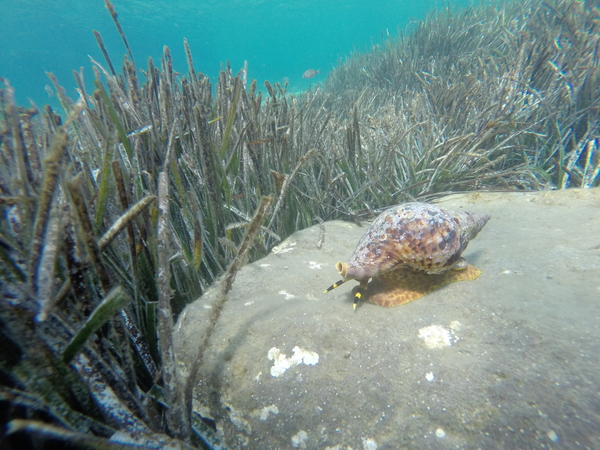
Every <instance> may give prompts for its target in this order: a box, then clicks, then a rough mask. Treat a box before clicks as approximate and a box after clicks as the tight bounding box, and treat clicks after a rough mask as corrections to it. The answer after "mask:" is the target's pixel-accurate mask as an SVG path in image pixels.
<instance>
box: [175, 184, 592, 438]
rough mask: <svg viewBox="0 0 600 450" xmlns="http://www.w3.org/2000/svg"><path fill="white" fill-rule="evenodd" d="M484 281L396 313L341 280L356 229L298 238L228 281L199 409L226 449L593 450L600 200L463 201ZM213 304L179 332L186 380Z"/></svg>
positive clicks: (191, 312)
mask: <svg viewBox="0 0 600 450" xmlns="http://www.w3.org/2000/svg"><path fill="white" fill-rule="evenodd" d="M437 203H438V204H439V205H440V206H442V207H444V208H447V209H465V210H467V211H472V212H483V213H489V214H491V215H492V218H491V220H490V221H489V222H488V224H487V225H486V227H485V228H484V229H483V231H482V232H481V233H480V234H479V236H478V237H477V238H476V239H475V240H474V241H472V242H471V243H470V244H469V248H468V249H467V250H466V252H465V253H464V254H463V256H464V257H465V258H466V259H467V260H468V261H469V262H470V263H471V264H473V265H474V266H476V267H478V268H480V269H481V270H483V274H482V275H481V276H480V277H479V278H478V279H476V280H474V281H469V282H460V283H454V284H451V285H448V286H445V287H443V288H441V289H440V290H438V291H436V292H434V293H432V294H429V295H428V296H426V297H424V298H422V299H419V300H416V301H414V302H412V303H409V304H407V305H403V306H398V307H394V308H383V307H381V306H376V305H371V304H369V303H362V304H360V305H359V307H358V308H357V310H356V311H354V310H353V309H352V300H353V297H352V294H351V289H352V287H353V286H355V285H356V283H355V282H348V283H346V284H344V285H343V286H341V287H339V288H338V289H336V290H334V291H332V292H329V293H328V294H323V290H324V289H325V288H326V287H328V286H329V285H331V284H332V283H333V282H335V281H337V280H338V279H339V275H338V274H337V272H336V270H335V268H334V266H335V263H336V262H337V261H338V260H342V261H346V260H347V259H348V258H349V257H350V255H351V254H352V251H353V250H354V247H355V245H356V243H357V242H358V240H359V238H360V237H361V235H362V234H363V233H364V231H365V230H366V228H367V227H368V224H366V223H365V224H364V226H363V227H358V226H357V225H354V224H351V223H346V222H341V221H333V222H326V223H325V224H324V229H325V233H324V241H323V245H322V246H321V248H318V245H317V244H318V242H319V240H320V237H321V236H320V227H319V226H318V225H317V226H314V227H311V228H308V229H305V230H302V231H299V232H297V233H294V234H293V235H292V236H291V237H290V238H288V239H287V240H286V241H284V242H283V243H282V244H281V245H279V246H278V247H277V248H276V249H274V251H273V252H272V254H270V255H269V256H267V257H265V258H264V259H262V260H260V261H257V262H255V263H253V264H249V265H247V266H245V267H244V268H243V269H242V270H241V271H240V272H239V273H238V276H237V278H236V281H235V283H234V286H233V290H232V291H231V293H230V296H229V300H228V302H227V303H226V304H225V307H224V310H223V312H222V315H221V318H220V321H219V323H218V326H217V329H216V331H215V333H214V335H213V336H212V339H211V344H210V348H208V349H207V352H206V355H205V359H204V364H203V365H202V367H201V370H200V375H199V377H198V380H197V387H196V391H195V398H196V401H195V408H196V410H197V411H199V412H200V413H201V414H202V415H203V416H204V417H212V418H213V419H214V420H215V421H216V424H217V428H218V430H219V432H220V433H221V434H222V436H223V440H224V443H225V444H226V445H227V446H228V447H230V448H244V447H247V448H260V449H268V448H272V449H275V448H281V449H286V448H307V449H317V448H319V449H348V448H352V449H376V448H378V449H392V448H401V447H405V448H433V449H435V448H440V449H441V448H534V447H536V448H538V447H542V448H543V447H546V448H548V447H554V446H557V447H564V448H572V447H576V446H581V447H582V448H586V447H587V448H600V351H599V348H600V190H599V189H589V190H567V191H551V192H527V193H510V194H506V193H502V194H495V193H471V194H466V195H454V196H450V197H447V198H444V199H442V200H440V201H439V202H437ZM214 298H215V292H208V293H207V294H206V295H205V296H203V297H202V298H201V299H199V300H198V301H196V302H194V303H193V304H191V305H189V306H188V308H187V309H186V310H185V311H184V312H183V313H182V314H181V316H180V318H179V321H178V324H177V326H176V336H175V342H176V346H177V347H176V349H177V357H178V360H179V362H180V367H181V369H182V372H183V374H185V373H186V371H187V370H189V367H190V364H191V361H192V360H193V358H195V356H196V354H197V348H198V345H199V344H200V343H201V341H202V336H203V333H204V330H205V329H206V327H207V321H208V317H209V313H210V307H211V306H210V305H211V302H212V301H213V300H214Z"/></svg>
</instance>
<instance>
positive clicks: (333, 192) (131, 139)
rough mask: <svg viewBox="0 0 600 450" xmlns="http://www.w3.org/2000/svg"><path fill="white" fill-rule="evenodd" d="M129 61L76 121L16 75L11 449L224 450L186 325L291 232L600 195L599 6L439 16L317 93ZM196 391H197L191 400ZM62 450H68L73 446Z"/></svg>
mask: <svg viewBox="0 0 600 450" xmlns="http://www.w3.org/2000/svg"><path fill="white" fill-rule="evenodd" d="M105 3H106V7H107V10H108V13H109V14H110V15H111V16H112V18H113V20H114V23H115V25H116V28H117V32H118V33H119V34H120V35H121V37H122V40H123V43H124V45H125V48H126V50H127V57H126V58H125V60H124V61H123V63H122V67H121V70H120V71H118V70H117V68H116V67H115V64H114V62H113V61H112V60H111V57H110V55H109V54H108V52H107V51H106V49H105V46H104V44H103V41H102V37H101V36H100V34H99V33H97V32H96V33H95V35H96V39H97V41H98V44H99V46H100V48H101V49H102V51H103V54H104V57H105V60H104V61H102V62H99V61H93V60H92V67H93V73H94V76H93V86H94V88H93V91H91V92H90V91H89V89H88V88H86V83H85V80H84V79H83V75H82V73H80V72H74V76H75V80H76V83H77V85H78V87H79V89H78V92H79V94H80V98H79V99H77V100H72V99H70V98H68V97H67V96H66V94H65V90H64V89H63V88H61V86H60V85H59V81H58V80H57V79H56V78H55V77H54V76H53V75H52V74H49V77H50V79H51V81H52V83H53V85H54V88H55V90H56V91H57V92H58V95H59V98H60V102H61V104H62V107H63V109H64V112H62V113H57V112H56V111H53V110H52V109H51V108H49V107H45V108H41V109H39V108H38V107H37V106H35V105H33V104H32V105H29V106H28V107H21V106H18V105H16V104H15V102H14V91H13V88H12V87H11V85H10V82H9V80H6V79H0V82H1V84H0V85H1V86H2V88H1V89H0V158H2V162H1V164H0V208H1V210H2V218H1V221H0V283H1V284H0V290H1V294H2V300H1V301H0V324H1V326H0V334H1V341H2V345H1V346H0V418H1V420H2V424H3V425H4V426H5V428H4V430H3V434H2V437H1V440H0V446H2V447H3V448H7V449H11V448H15V449H16V448H28V447H29V448H31V447H32V448H55V446H56V445H58V444H59V443H60V445H65V446H66V445H68V448H94V449H112V448H122V446H123V444H131V445H139V446H140V447H144V448H163V447H169V448H221V444H220V443H219V441H218V437H217V435H216V432H215V430H214V429H213V428H212V427H211V424H210V423H205V422H203V421H202V420H200V419H199V418H197V417H196V416H192V413H191V389H192V387H193V383H194V380H193V377H194V376H195V375H196V374H197V368H196V370H195V371H192V374H191V375H190V379H188V380H180V379H179V375H178V373H177V372H178V370H177V366H176V364H175V360H174V356H173V348H172V337H171V333H172V328H173V321H174V318H176V317H177V314H178V313H179V312H180V311H181V310H182V309H183V308H184V307H185V306H186V305H187V304H189V303H190V302H192V301H194V300H195V299H197V298H199V297H200V296H201V295H202V293H203V292H204V291H205V290H206V288H207V287H208V286H210V285H211V284H213V283H220V286H221V287H220V289H221V297H220V300H219V302H218V307H215V308H213V309H212V310H211V311H208V312H207V314H211V318H210V320H211V327H209V328H208V331H207V333H206V335H205V336H204V337H201V338H200V337H199V345H200V349H199V356H198V361H197V365H198V366H199V365H200V364H202V351H203V350H202V349H203V348H206V346H209V345H210V335H211V331H212V330H213V329H215V327H218V326H219V315H220V311H221V310H222V308H223V307H224V305H225V304H226V301H227V293H228V292H229V290H230V289H231V286H232V284H233V283H234V279H235V274H236V271H237V270H238V269H239V268H240V267H241V265H243V264H244V263H245V262H246V261H249V260H255V259H258V258H260V257H261V256H263V255H266V254H267V253H268V252H269V251H270V249H271V248H272V247H273V246H275V245H276V244H277V243H279V242H280V241H281V240H282V239H284V238H285V237H287V236H288V235H290V234H291V233H293V232H294V231H296V230H299V229H302V228H306V227H308V226H311V225H314V224H315V223H319V222H323V221H326V220H330V219H344V220H351V221H360V220H364V219H368V218H371V217H373V215H374V214H375V213H377V212H378V211H379V210H380V209H381V208H383V207H386V206H388V205H391V204H396V203H401V202H403V201H408V200H413V199H420V200H425V201H426V200H430V199H433V198H436V197H439V196H442V195H444V194H446V193H451V192H460V191H470V190H534V189H565V188H569V187H583V188H586V187H596V186H599V185H600V151H599V143H600V142H599V138H600V110H599V108H600V90H599V78H600V71H599V63H600V60H599V58H600V54H599V53H600V33H599V32H600V8H599V6H598V3H597V2H592V1H561V0H555V1H547V2H539V1H534V0H525V1H520V2H502V3H497V4H494V5H493V6H480V7H472V8H469V9H464V10H462V9H461V10H453V9H451V8H448V9H445V10H441V11H438V12H436V13H434V14H431V15H430V16H428V17H427V19H426V20H424V21H423V22H421V23H418V24H416V25H413V26H411V27H410V28H409V29H407V30H406V31H405V32H404V33H403V34H401V35H400V36H398V37H394V38H392V37H390V38H388V39H386V40H385V41H384V42H383V43H382V44H380V45H376V46H374V47H373V48H372V49H371V50H370V51H369V52H366V53H356V54H352V55H350V56H348V57H347V58H346V59H344V60H342V61H340V62H339V64H338V65H337V67H336V68H335V69H333V70H332V71H331V72H330V73H329V75H328V76H327V79H326V80H325V81H324V83H323V84H322V85H318V86H316V87H314V88H313V89H311V90H309V91H307V92H304V93H300V94H291V93H289V92H287V86H286V85H281V84H278V83H275V84H273V85H271V84H269V83H265V86H264V87H263V86H260V87H258V86H257V85H256V83H255V82H253V81H252V80H249V79H247V77H246V73H247V68H245V67H244V68H242V69H241V70H240V71H239V72H238V73H237V75H236V74H235V72H234V71H233V70H232V68H231V67H230V66H229V64H225V65H224V67H223V70H222V71H221V73H220V75H219V78H218V80H216V81H215V83H214V84H213V83H211V81H210V80H209V79H208V78H206V77H205V76H203V75H202V73H201V72H200V71H199V70H198V67H195V66H194V61H193V57H192V50H193V49H190V48H189V46H188V44H187V41H184V43H183V45H184V47H185V52H186V55H187V65H188V70H187V72H186V73H185V74H182V75H181V76H179V74H176V73H175V72H174V70H173V68H172V60H171V56H170V51H169V49H168V48H166V47H165V48H164V54H163V57H162V59H161V61H160V63H159V64H155V62H154V61H152V60H151V59H149V60H148V62H147V65H145V67H144V68H142V67H141V65H140V63H139V60H137V62H135V61H136V60H134V55H133V54H132V53H131V51H130V50H129V45H128V43H127V39H126V36H125V34H124V33H123V30H122V28H121V25H120V23H119V20H118V17H117V13H116V11H115V9H114V6H113V5H112V4H111V2H110V0H105ZM181 386H183V387H181ZM65 448H66V447H65Z"/></svg>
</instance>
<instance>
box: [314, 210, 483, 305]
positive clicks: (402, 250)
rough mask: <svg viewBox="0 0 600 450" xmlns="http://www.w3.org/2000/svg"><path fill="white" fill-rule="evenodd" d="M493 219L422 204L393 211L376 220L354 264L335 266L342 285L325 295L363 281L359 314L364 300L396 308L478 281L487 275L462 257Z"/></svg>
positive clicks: (356, 252)
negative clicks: (451, 285) (447, 287)
mask: <svg viewBox="0 0 600 450" xmlns="http://www.w3.org/2000/svg"><path fill="white" fill-rule="evenodd" d="M489 219H490V216H489V215H488V214H478V213H468V212H466V211H448V210H445V209H442V208H440V207H438V206H435V205H432V204H429V203H422V202H411V203H404V204H401V205H398V206H394V207H391V208H389V209H387V210H385V211H384V212H383V213H381V214H380V215H379V216H378V217H377V218H376V219H375V221H374V222H373V224H372V225H371V226H370V227H369V229H368V230H367V232H366V233H365V235H364V236H363V237H362V238H361V239H360V241H359V242H358V245H357V246H356V249H355V250H354V253H353V254H352V256H351V257H350V260H349V261H348V263H343V262H341V261H340V262H338V263H337V264H336V265H335V268H336V269H337V271H338V272H339V274H340V275H341V276H342V279H341V280H340V281H338V282H336V283H334V284H333V285H331V286H330V287H329V288H327V289H326V290H325V292H329V291H331V290H332V289H335V288H336V287H338V286H340V285H341V284H343V283H345V282H346V281H349V280H357V281H358V282H359V283H360V285H359V287H358V288H355V291H354V292H355V296H354V305H353V306H354V308H355V309H356V305H357V303H358V301H359V300H360V299H361V298H362V296H363V294H365V296H366V297H367V298H366V299H367V300H368V301H369V302H371V303H375V304H378V305H382V306H395V305H401V304H404V303H408V302H410V301H413V300H416V299H418V298H420V297H422V296H424V295H426V294H428V293H429V292H431V291H433V290H435V289H437V288H439V287H440V286H443V285H445V284H448V283H452V282H454V281H462V280H474V279H475V278H477V277H478V276H479V274H481V271H480V270H479V269H477V268H475V267H473V266H471V265H470V264H468V263H467V262H466V261H465V260H464V259H463V258H461V256H460V255H461V254H462V252H464V251H465V249H466V248H467V245H468V244H469V241H470V240H471V239H474V238H475V236H477V234H478V233H479V232H480V231H481V229H482V228H483V227H484V225H485V224H486V223H487V221H488V220H489ZM369 280H372V281H371V282H370V283H369ZM367 287H368V290H367Z"/></svg>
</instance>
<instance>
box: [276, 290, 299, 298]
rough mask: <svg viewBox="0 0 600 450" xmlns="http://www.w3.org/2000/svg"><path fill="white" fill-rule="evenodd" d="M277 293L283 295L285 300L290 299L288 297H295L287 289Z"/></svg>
mask: <svg viewBox="0 0 600 450" xmlns="http://www.w3.org/2000/svg"><path fill="white" fill-rule="evenodd" d="M278 294H280V295H283V296H284V297H285V299H286V300H290V299H292V298H294V297H296V296H295V295H294V294H290V293H289V292H287V291H279V292H278Z"/></svg>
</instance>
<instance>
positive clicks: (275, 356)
mask: <svg viewBox="0 0 600 450" xmlns="http://www.w3.org/2000/svg"><path fill="white" fill-rule="evenodd" d="M292 352H293V353H294V354H293V355H292V356H291V357H290V358H288V357H287V356H286V355H285V353H281V350H279V349H278V348H277V347H273V348H271V349H270V350H269V352H268V353H267V358H269V361H273V367H271V375H272V376H274V377H279V376H281V375H283V374H284V373H285V371H286V370H288V369H289V368H290V367H293V366H297V365H298V364H306V365H309V366H314V365H315V364H317V363H318V362H319V355H318V353H316V352H311V351H310V350H304V349H303V348H300V347H298V346H296V347H294V348H293V349H292Z"/></svg>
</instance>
